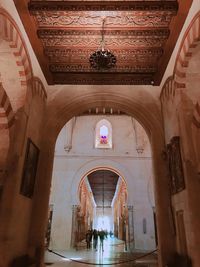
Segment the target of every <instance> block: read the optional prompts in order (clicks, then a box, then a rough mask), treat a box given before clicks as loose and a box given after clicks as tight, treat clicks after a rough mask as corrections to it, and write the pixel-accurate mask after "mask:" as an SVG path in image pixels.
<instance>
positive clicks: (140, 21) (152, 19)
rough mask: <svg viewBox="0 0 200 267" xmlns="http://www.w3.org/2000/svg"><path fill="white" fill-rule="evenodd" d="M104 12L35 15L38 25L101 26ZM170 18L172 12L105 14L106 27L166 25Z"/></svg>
mask: <svg viewBox="0 0 200 267" xmlns="http://www.w3.org/2000/svg"><path fill="white" fill-rule="evenodd" d="M104 16H105V14H102V15H101V16H100V15H99V16H97V15H89V14H81V13H78V14H77V13H73V14H70V13H69V14H68V13H67V12H65V14H63V13H62V15H61V14H60V13H52V14H51V13H50V14H49V13H47V14H46V13H45V12H44V13H41V14H37V15H36V16H35V18H36V20H37V23H38V26H39V27H41V28H42V27H47V26H51V27H59V26H70V27H77V26H90V27H91V26H92V27H97V26H99V27H101V25H102V20H103V17H104ZM171 19H172V14H164V13H163V14H152V13H149V14H139V15H138V14H137V15H134V14H131V13H128V14H123V13H122V14H120V13H119V14H116V15H115V16H109V15H108V16H106V27H108V26H109V27H112V26H120V27H123V26H124V27H138V26H140V27H168V25H169V23H170V21H171Z"/></svg>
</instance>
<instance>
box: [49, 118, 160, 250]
mask: <svg viewBox="0 0 200 267" xmlns="http://www.w3.org/2000/svg"><path fill="white" fill-rule="evenodd" d="M102 118H106V119H108V120H109V121H110V123H111V124H112V131H113V148H112V149H96V148H95V147H94V143H95V126H96V123H97V122H98V121H100V120H101V119H102ZM133 124H136V125H137V126H136V128H137V130H136V131H135V127H133ZM136 132H137V135H138V136H139V137H140V139H141V140H143V148H144V150H143V153H141V154H138V152H137V150H136V147H137V146H136V138H135V135H136ZM66 134H67V133H66V128H65V127H64V128H63V129H62V131H61V132H60V134H59V136H58V139H57V143H56V148H55V158H54V168H53V179H52V187H51V197H50V204H53V205H54V215H53V221H52V243H51V245H52V246H53V248H54V249H60V250H64V249H68V248H69V245H70V238H67V237H70V233H71V218H70V215H71V208H72V205H74V204H76V205H77V204H79V198H78V183H79V182H80V180H81V179H82V178H83V177H84V175H86V174H87V173H88V172H90V171H92V170H94V169H98V168H106V169H107V168H110V169H112V170H114V171H116V172H118V173H120V174H121V175H122V177H123V178H124V179H125V182H126V184H127V190H128V203H127V204H128V205H133V207H134V229H135V247H136V248H137V249H142V250H145V249H146V250H148V249H153V248H154V247H155V240H154V239H155V238H154V224H153V210H152V207H154V196H153V193H152V190H153V189H152V188H153V174H152V162H151V151H150V144H149V141H148V138H147V136H146V134H145V132H144V130H143V129H142V127H141V126H140V125H138V123H137V122H136V121H134V120H133V119H132V118H131V117H129V116H125V115H121V116H114V115H113V116H108V117H105V116H80V117H76V122H75V124H74V127H73V138H72V148H71V150H70V151H68V152H67V151H65V150H64V147H65V141H66ZM81 169H84V172H83V176H81V175H80V174H81V171H80V170H81ZM124 170H126V171H125V172H124ZM76 180H77V181H78V183H77V182H76ZM75 185H76V186H75ZM74 187H75V188H74ZM66 214H67V215H66ZM144 218H146V219H147V228H148V231H147V233H146V234H143V230H142V229H143V226H142V220H143V219H144ZM60 224H63V226H62V227H58V226H59V225H60ZM64 228H65V229H64Z"/></svg>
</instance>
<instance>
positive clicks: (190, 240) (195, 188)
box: [179, 103, 200, 267]
mask: <svg viewBox="0 0 200 267" xmlns="http://www.w3.org/2000/svg"><path fill="white" fill-rule="evenodd" d="M179 111H180V112H179V125H180V138H181V139H180V140H181V148H182V151H181V152H182V159H183V171H184V178H185V187H186V188H185V190H186V202H187V205H185V206H186V207H187V209H188V214H187V215H186V216H184V219H185V222H186V221H187V223H186V225H185V229H186V239H187V249H188V254H189V256H190V257H191V258H192V262H193V267H198V266H199V263H200V253H199V248H200V212H199V203H200V175H199V170H198V166H199V158H196V159H195V149H194V147H195V145H196V144H198V142H199V138H200V129H199V135H198V140H192V138H191V136H192V127H193V126H192V119H193V117H192V115H193V107H189V103H187V105H186V104H185V105H184V106H180V108H179ZM193 141H194V143H193Z"/></svg>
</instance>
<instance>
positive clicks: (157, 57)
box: [15, 0, 182, 85]
mask: <svg viewBox="0 0 200 267" xmlns="http://www.w3.org/2000/svg"><path fill="white" fill-rule="evenodd" d="M15 2H19V1H15ZM16 7H17V8H18V12H19V14H20V13H21V19H22V21H23V23H24V25H25V26H26V27H25V28H26V31H27V33H28V35H29V36H30V40H31V42H32V46H33V49H34V50H35V53H36V56H37V57H38V60H39V63H40V65H41V67H42V69H43V72H44V74H45V76H46V79H47V82H48V83H49V84H155V85H156V84H158V83H159V82H160V78H161V77H160V76H162V75H163V73H164V72H163V71H164V70H165V68H166V66H167V63H168V60H169V58H170V55H171V52H172V50H173V43H175V42H176V38H177V37H178V35H177V34H175V35H174V34H173V36H172V34H171V33H172V29H171V27H172V26H173V25H174V23H175V20H176V15H177V12H178V10H179V5H178V2H177V0H170V1H166V0H165V1H160V0H154V1H148V0H147V1H142V0H140V1H44V0H37V1H36V0H34V1H27V5H26V6H25V5H24V8H22V7H20V5H17V4H16ZM25 7H26V8H27V10H26V9H25ZM22 12H27V14H25V15H24V14H22ZM103 21H104V41H105V49H107V50H109V51H111V52H112V54H114V55H115V56H116V59H117V61H116V65H115V66H114V67H113V68H111V69H100V70H98V69H97V70H96V69H93V68H92V67H91V65H90V62H89V58H90V55H91V54H92V53H94V52H95V51H97V50H99V48H100V42H101V38H102V23H103ZM28 23H29V24H30V25H31V24H32V26H33V27H32V28H31V27H27V24H28ZM179 24H180V23H179ZM180 27H182V25H177V28H178V29H177V30H179V31H180ZM173 30H174V29H173ZM30 31H31V32H30ZM33 35H35V36H33ZM36 39H37V40H36ZM174 39H175V40H174ZM35 40H36V41H35ZM41 51H42V53H41ZM164 65H165V66H164ZM161 71H162V72H163V73H160V72H161ZM156 76H158V79H157V80H156Z"/></svg>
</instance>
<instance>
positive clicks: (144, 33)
mask: <svg viewBox="0 0 200 267" xmlns="http://www.w3.org/2000/svg"><path fill="white" fill-rule="evenodd" d="M37 34H38V37H39V38H47V37H48V38H52V37H53V38H62V37H63V36H65V37H66V36H68V35H69V36H70V37H71V36H74V35H75V36H85V35H86V36H88V35H97V36H99V35H101V30H80V29H79V30H77V29H75V30H70V29H39V30H38V31H37ZM104 35H105V36H106V37H107V35H108V36H126V37H127V36H134V37H135V36H136V37H150V36H151V37H152V36H156V37H160V36H163V37H165V38H167V37H168V36H169V30H168V29H151V30H147V29H144V30H140V29H139V30H136V29H135V30H128V31H127V30H123V29H121V30H106V31H105V34H104Z"/></svg>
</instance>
